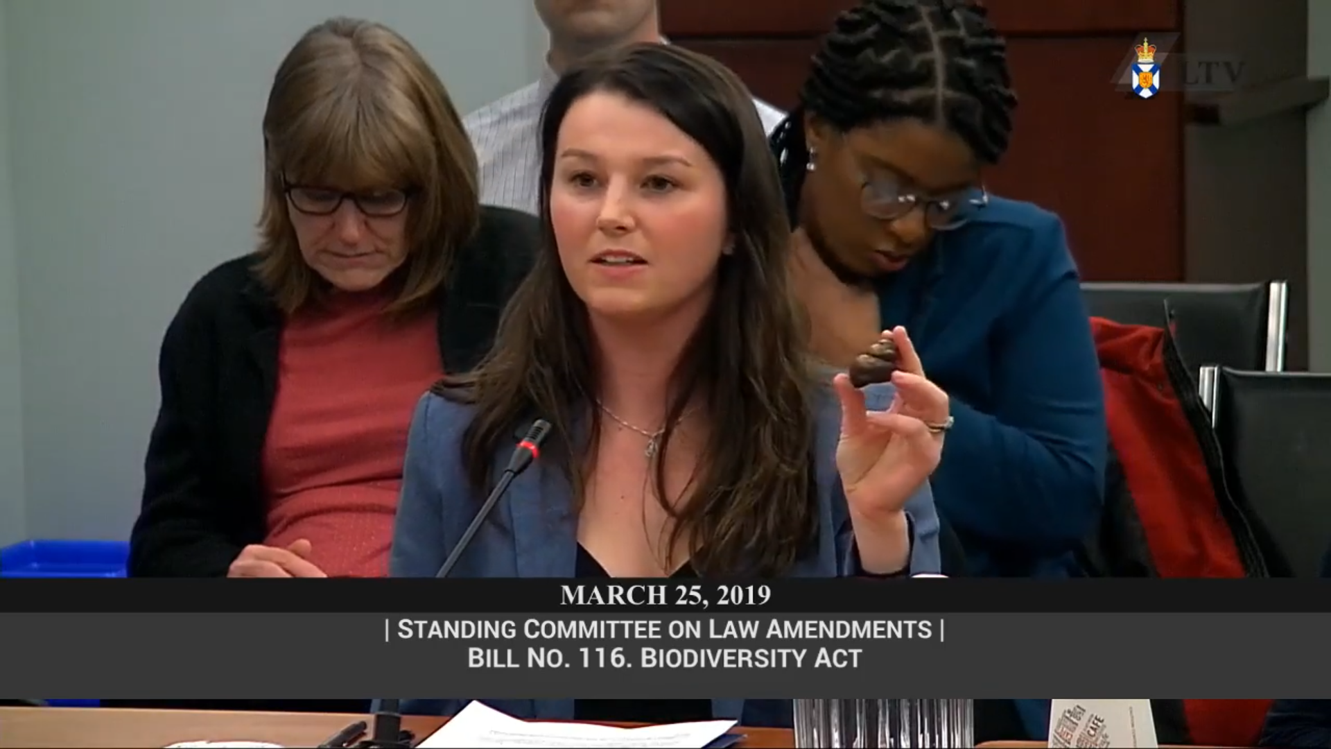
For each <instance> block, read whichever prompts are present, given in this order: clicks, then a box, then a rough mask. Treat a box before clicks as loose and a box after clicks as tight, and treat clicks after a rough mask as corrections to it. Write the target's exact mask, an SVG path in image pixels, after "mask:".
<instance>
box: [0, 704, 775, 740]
mask: <svg viewBox="0 0 1331 749" xmlns="http://www.w3.org/2000/svg"><path fill="white" fill-rule="evenodd" d="M357 720H364V721H366V722H370V720H371V718H370V716H365V715H340V714H335V713H261V712H230V711H216V712H214V711H203V710H131V709H126V708H95V707H64V708H62V707H0V749H20V748H21V749H38V748H39V747H43V748H44V747H64V748H68V747H106V748H107V749H112V748H116V749H151V748H154V747H164V746H167V745H168V744H174V743H176V742H179V741H266V742H269V743H272V744H281V745H283V746H289V747H312V746H318V745H319V744H320V743H321V742H323V741H324V740H325V739H327V738H328V737H329V736H332V735H333V734H335V733H337V732H338V731H340V730H341V729H342V728H343V727H345V726H346V725H347V724H348V723H353V722H355V721H357ZM446 722H448V719H447V718H435V717H424V716H419V715H407V716H403V718H402V727H403V728H405V729H407V730H409V731H412V732H414V733H415V734H416V739H417V740H418V741H419V740H421V739H423V738H425V737H426V736H429V735H430V734H432V733H434V732H435V731H437V730H439V727H440V726H442V725H443V724H444V723H446ZM736 731H742V732H743V733H744V734H745V736H746V738H745V739H744V741H742V742H740V743H739V744H736V746H739V747H744V748H745V749H773V748H775V747H789V746H793V745H794V739H793V737H792V736H791V733H790V731H787V730H784V729H780V728H742V729H741V728H736Z"/></svg>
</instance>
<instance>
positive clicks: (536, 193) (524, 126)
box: [463, 66, 786, 214]
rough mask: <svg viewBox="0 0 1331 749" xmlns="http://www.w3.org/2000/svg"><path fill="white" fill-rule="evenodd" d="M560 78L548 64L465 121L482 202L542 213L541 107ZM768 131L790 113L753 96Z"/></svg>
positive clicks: (468, 116)
mask: <svg viewBox="0 0 1331 749" xmlns="http://www.w3.org/2000/svg"><path fill="white" fill-rule="evenodd" d="M556 80H557V76H556V75H555V72H554V71H553V70H551V69H550V68H549V66H547V67H546V69H545V72H544V73H543V74H542V75H541V79H540V80H538V81H536V82H535V83H533V84H531V85H529V86H526V87H524V88H521V89H518V90H517V91H514V92H513V93H511V94H509V95H508V96H505V97H504V98H502V99H499V100H497V101H493V102H491V103H489V104H487V105H485V106H484V107H481V108H480V109H478V110H476V111H475V112H472V113H471V114H469V115H467V117H466V119H465V120H464V121H463V125H464V126H465V127H466V129H467V134H468V135H469V136H470V137H471V142H472V145H473V146H474V147H475V149H476V157H477V159H478V160H479V162H480V180H481V202H482V203H485V204H487V205H495V206H501V207H504V208H514V209H516V210H520V211H526V212H528V213H531V214H537V213H539V210H540V209H539V206H538V205H537V203H538V201H539V200H540V184H539V182H540V178H541V154H540V133H539V132H538V130H539V128H540V123H541V110H542V108H543V107H544V106H545V99H546V97H547V96H549V95H550V90H551V89H552V88H554V85H555V81H556ZM753 104H754V106H756V107H757V108H758V116H759V117H760V118H761V119H762V122H763V127H764V129H766V130H767V132H768V133H771V132H772V130H774V129H776V126H777V125H779V124H781V120H782V119H784V118H785V116H786V113H785V112H782V111H781V110H779V109H777V108H776V107H773V106H772V105H770V104H768V103H767V102H764V101H762V100H761V99H754V100H753Z"/></svg>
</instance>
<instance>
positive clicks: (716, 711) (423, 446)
mask: <svg viewBox="0 0 1331 749" xmlns="http://www.w3.org/2000/svg"><path fill="white" fill-rule="evenodd" d="M865 394H866V400H868V402H869V408H870V409H871V410H883V409H885V408H887V406H888V405H889V404H891V402H892V388H891V386H890V385H875V386H871V387H870V388H866V390H865ZM471 416H472V409H471V407H470V406H466V405H460V404H457V403H453V402H450V401H448V400H445V399H443V398H441V397H439V396H436V395H426V396H425V397H424V398H422V399H421V401H420V403H419V404H418V405H417V407H416V414H415V417H414V418H413V420H412V424H411V432H410V435H409V437H408V439H407V453H406V458H405V465H404V467H403V484H402V498H401V501H400V503H399V504H398V510H397V524H396V527H395V529H394V532H393V552H392V559H391V562H390V564H389V575H390V576H392V577H433V576H434V575H435V573H436V572H437V571H438V570H439V567H440V566H441V565H442V564H443V563H444V559H445V558H446V557H447V556H448V554H449V552H451V551H452V549H453V547H454V545H455V544H457V542H458V540H459V539H460V538H461V536H462V534H463V532H464V531H465V530H466V528H467V526H468V525H470V524H471V521H472V519H473V518H474V517H475V514H476V511H477V510H478V509H479V508H480V504H481V502H483V501H484V499H485V498H484V497H478V496H476V495H475V494H474V493H472V492H471V490H470V488H469V486H470V485H469V483H468V481H467V476H466V468H465V466H464V465H463V463H462V455H461V449H462V448H461V442H462V436H463V433H464V431H465V430H466V428H467V425H468V423H470V421H471ZM840 422H841V408H840V404H839V402H838V401H837V400H836V398H835V397H834V396H832V395H831V393H830V391H829V392H828V396H827V397H826V398H825V399H822V400H820V403H819V407H818V409H817V413H816V423H817V427H816V429H817V435H816V437H815V440H816V442H815V444H816V449H815V454H816V461H817V465H816V466H815V470H816V473H817V484H818V504H819V509H820V517H819V537H818V545H817V548H815V549H814V550H813V553H812V554H809V555H807V556H806V557H805V558H804V559H803V560H802V561H800V562H799V563H798V564H797V565H796V566H795V568H794V569H792V570H791V572H790V575H791V576H792V577H849V576H853V575H854V571H855V569H856V565H857V560H858V555H857V554H856V551H855V543H854V534H853V533H852V532H851V527H850V517H849V513H848V509H847V506H846V497H845V494H844V493H843V492H842V489H841V480H840V476H839V475H838V474H837V470H836V464H835V455H836V444H837V439H838V437H839V435H840ZM520 431H521V430H520ZM520 437H521V435H520V434H516V435H515V437H514V443H515V444H516V442H517V439H518V438H520ZM502 452H503V453H504V454H503V455H496V459H497V462H498V464H499V467H500V468H501V469H502V467H503V465H504V464H505V463H506V462H507V460H508V452H509V448H508V447H504V448H503V449H502ZM572 507H573V497H572V492H571V490H570V486H569V484H568V481H567V480H566V479H565V477H564V476H563V475H562V474H561V473H560V472H559V471H558V470H556V469H554V468H547V467H546V466H543V465H542V464H540V463H539V462H538V463H537V464H536V465H534V466H532V467H531V468H530V469H528V470H527V471H526V472H525V473H523V474H522V475H520V476H518V477H517V478H516V479H515V480H514V481H513V483H512V485H511V486H510V488H509V491H508V493H507V494H506V495H505V497H504V498H503V499H501V500H500V501H499V504H498V505H496V506H495V508H494V511H493V512H494V515H495V517H496V518H498V519H500V520H501V523H486V524H485V525H483V526H482V527H481V528H480V529H479V530H478V531H477V533H476V536H475V537H474V538H473V539H472V541H471V545H470V546H468V548H467V551H466V552H465V553H464V554H463V556H462V557H461V558H460V559H459V560H458V563H457V566H456V567H454V568H453V572H452V573H451V576H453V577H564V578H571V577H573V575H574V568H575V564H576V560H577V543H578V541H577V516H576V515H575V514H574V513H573V512H572V511H571V508H572ZM906 512H907V514H908V515H909V516H910V518H911V523H912V527H913V528H914V538H913V539H912V542H911V554H910V571H911V573H921V572H933V573H936V572H938V571H939V566H940V559H939V550H938V514H937V512H936V511H935V509H934V504H933V495H932V494H931V492H930V490H929V486H928V484H926V485H925V486H924V487H922V488H921V489H920V491H919V492H917V493H916V494H915V496H913V497H911V499H910V501H909V502H908V503H907V505H906ZM505 528H508V529H511V530H512V532H511V533H509V532H508V531H507V530H505ZM469 701H470V700H464V699H449V700H404V701H403V705H402V711H403V712H404V713H414V714H428V715H453V714H455V713H457V712H458V711H459V710H461V709H462V708H463V707H464V706H465V705H466V704H467V703H468V702H469ZM485 702H486V703H487V704H489V705H490V706H491V707H494V708H495V709H497V710H502V711H503V712H505V713H508V714H509V715H513V716H515V717H519V718H527V719H531V718H535V719H541V720H572V719H573V707H574V704H573V703H574V699H573V698H572V697H569V698H567V699H557V700H485ZM712 715H713V717H714V718H715V719H717V720H738V721H739V722H740V723H742V724H744V725H751V726H784V727H788V726H790V724H791V709H790V702H789V700H743V699H714V700H712Z"/></svg>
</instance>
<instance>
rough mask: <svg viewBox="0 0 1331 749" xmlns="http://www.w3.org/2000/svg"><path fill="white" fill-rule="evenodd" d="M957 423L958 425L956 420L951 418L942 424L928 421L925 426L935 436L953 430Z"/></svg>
mask: <svg viewBox="0 0 1331 749" xmlns="http://www.w3.org/2000/svg"><path fill="white" fill-rule="evenodd" d="M955 423H956V418H954V417H952V416H949V417H947V420H946V421H944V422H942V423H937V424H935V423H933V422H928V421H926V422H924V426H925V428H926V429H928V430H929V431H930V432H932V433H933V434H942V433H943V432H946V431H948V430H949V429H951V428H952V425H953V424H955Z"/></svg>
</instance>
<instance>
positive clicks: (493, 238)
mask: <svg viewBox="0 0 1331 749" xmlns="http://www.w3.org/2000/svg"><path fill="white" fill-rule="evenodd" d="M538 226H539V225H538V222H537V221H536V219H535V218H534V217H532V216H529V215H527V214H525V213H520V212H517V211H512V210H508V209H504V208H492V207H489V206H486V207H484V208H483V210H482V213H481V221H480V227H479V229H478V230H477V232H476V234H475V235H474V236H473V238H472V239H471V241H470V242H468V243H467V245H466V246H464V247H463V248H461V250H460V252H459V254H458V257H457V260H456V261H455V263H454V269H453V272H452V274H451V276H450V278H449V280H448V282H447V283H446V284H445V285H444V288H443V290H442V291H441V293H440V294H439V320H440V324H439V349H440V355H441V358H442V360H443V364H444V366H446V367H447V368H448V370H449V371H453V372H459V371H465V370H468V369H470V368H472V367H473V366H475V365H476V364H477V363H478V362H479V360H480V358H481V357H482V356H484V355H485V353H486V352H487V351H488V350H489V348H490V346H491V344H492V343H493V340H494V334H495V329H496V327H497V325H498V322H499V316H500V313H501V312H502V310H503V307H504V305H505V303H506V302H507V301H508V298H509V296H510V295H511V294H512V293H513V290H514V289H515V288H516V286H517V284H518V282H520V281H521V280H522V278H524V277H525V276H526V273H527V271H528V270H529V269H530V267H531V262H532V258H533V257H534V252H535V248H536V246H537V242H538V241H539V239H538V238H539V236H540V232H539V228H538ZM255 260H256V258H255V256H254V255H249V256H246V257H242V258H238V259H235V260H231V261H229V262H227V263H224V264H222V265H221V266H219V267H217V268H215V269H214V270H212V271H211V272H209V273H208V274H207V275H205V276H204V277H203V278H202V279H201V280H200V281H199V282H198V283H197V284H195V286H194V288H193V289H191V290H190V293H189V295H188V296H187V297H186V298H185V301H184V302H183V303H182V304H181V306H180V310H179V311H178V312H177V313H176V316H175V319H173V320H172V321H171V324H170V326H169V327H168V328H167V331H166V335H165V338H164V340H163V342H162V349H161V357H160V360H159V363H158V370H159V376H160V378H161V389H162V400H161V408H160V410H159V411H158V414H157V422H156V424H155V425H154V427H153V430H152V435H151V437H150V439H149V443H148V455H147V459H146V460H145V465H144V474H145V484H144V490H143V507H142V510H141V513H140V515H139V518H138V520H137V522H135V524H134V530H133V532H132V533H131V535H130V553H129V575H130V576H131V577H219V576H224V575H226V573H227V569H228V567H230V565H231V562H232V561H233V560H235V558H236V556H237V555H239V554H240V551H241V550H242V549H243V548H244V547H245V546H247V545H249V544H258V543H263V541H264V538H265V537H266V535H267V533H266V521H265V512H266V507H265V504H266V503H265V492H264V487H263V478H262V470H261V459H262V451H263V444H264V439H265V437H266V434H267V431H268V421H269V417H270V415H271V413H272V408H273V399H274V396H275V394H276V392H277V356H278V343H279V340H280V333H281V327H282V314H281V312H280V311H279V310H278V308H277V306H276V304H275V303H274V301H273V299H272V297H271V295H269V294H268V293H267V291H266V290H264V288H263V287H262V286H261V285H260V284H259V282H258V279H257V278H256V277H255V276H254V274H253V272H252V270H251V269H252V267H253V265H254V262H255Z"/></svg>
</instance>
